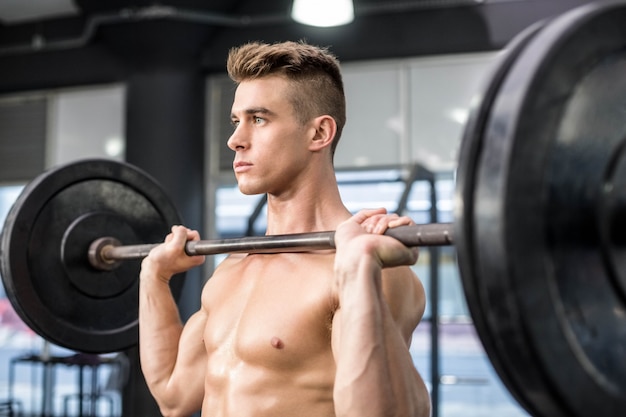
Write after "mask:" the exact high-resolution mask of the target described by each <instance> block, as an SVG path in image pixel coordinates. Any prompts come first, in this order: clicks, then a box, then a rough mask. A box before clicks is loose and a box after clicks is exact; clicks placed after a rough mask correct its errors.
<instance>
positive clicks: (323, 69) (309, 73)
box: [227, 41, 346, 156]
mask: <svg viewBox="0 0 626 417" xmlns="http://www.w3.org/2000/svg"><path fill="white" fill-rule="evenodd" d="M227 70H228V75H229V77H230V78H231V79H232V80H233V81H235V83H237V84H239V83H241V82H242V81H246V80H252V79H255V78H261V77H264V76H268V75H281V76H284V77H286V78H287V79H288V80H290V81H291V82H292V83H293V88H292V89H291V93H290V97H289V100H290V101H291V103H292V106H293V109H294V112H295V115H296V118H297V119H298V121H300V122H301V123H302V124H304V123H306V122H308V121H309V120H311V119H313V118H315V117H318V116H321V115H325V114H327V115H329V116H331V117H332V118H333V119H334V120H335V123H336V124H337V133H336V134H335V138H334V140H333V143H332V144H331V156H332V155H334V153H335V149H336V148H337V143H338V142H339V138H340V137H341V132H342V130H343V127H344V125H345V124H346V100H345V94H344V90H343V80H342V77H341V70H340V67H339V61H338V60H337V58H336V57H335V56H334V55H333V54H332V53H331V52H329V50H328V49H327V48H323V47H318V46H313V45H309V44H307V43H305V42H291V41H289V42H282V43H275V44H266V43H260V42H251V43H247V44H244V45H242V46H239V47H237V48H233V49H231V50H230V53H229V55H228V61H227Z"/></svg>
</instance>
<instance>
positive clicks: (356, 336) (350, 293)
mask: <svg viewBox="0 0 626 417" xmlns="http://www.w3.org/2000/svg"><path fill="white" fill-rule="evenodd" d="M344 273H349V272H344ZM352 274H357V275H359V276H358V277H356V278H357V279H352V278H354V277H352V278H350V279H347V280H340V281H342V282H344V285H343V286H342V287H341V289H340V311H341V312H340V318H339V320H341V323H339V326H340V329H341V330H340V334H339V340H338V343H337V347H336V358H337V376H336V380H335V408H336V411H337V415H338V416H341V417H347V416H353V415H354V416H359V417H362V416H377V417H380V416H423V415H424V416H428V413H429V411H428V410H429V400H428V394H427V392H426V391H425V388H424V386H423V382H422V381H421V379H420V377H419V375H417V372H416V371H415V368H414V366H413V362H412V359H411V357H410V354H409V353H408V351H407V349H406V345H405V343H404V340H403V339H402V336H401V334H400V332H399V330H398V328H397V326H396V324H395V322H394V321H393V319H392V318H391V313H390V311H389V309H388V307H387V305H386V302H385V300H384V297H383V294H382V290H381V288H380V284H379V283H380V276H379V275H378V274H380V269H379V268H377V267H373V266H372V265H369V264H368V263H367V262H362V263H360V264H359V266H358V267H357V269H356V270H355V271H354V272H352ZM372 276H376V279H372ZM342 294H343V295H342Z"/></svg>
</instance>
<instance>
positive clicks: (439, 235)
mask: <svg viewBox="0 0 626 417" xmlns="http://www.w3.org/2000/svg"><path fill="white" fill-rule="evenodd" d="M385 235H387V236H391V237H393V238H395V239H397V240H399V241H400V242H402V243H403V244H404V245H406V246H446V245H451V244H452V243H453V228H452V224H451V223H429V224H421V225H413V226H400V227H396V228H393V229H388V230H387V231H386V232H385ZM334 238H335V232H334V231H328V232H312V233H294V234H285V235H269V236H252V237H242V238H234V239H217V240H196V241H189V242H187V243H186V244H185V252H186V253H187V254H188V255H190V256H195V255H216V254H220V253H281V252H306V251H311V250H324V249H334V248H335V239H334ZM158 245H159V244H158V243H156V244H140V245H121V243H120V242H119V241H118V240H117V239H115V238H110V237H103V238H99V239H96V240H95V241H94V242H93V243H92V244H91V246H90V248H89V262H90V263H91V265H92V266H93V267H95V268H97V269H104V270H109V269H113V268H115V267H116V266H117V264H118V263H119V262H120V261H124V260H129V259H142V258H145V257H146V256H148V254H149V253H150V251H151V250H152V249H153V248H154V247H156V246H158Z"/></svg>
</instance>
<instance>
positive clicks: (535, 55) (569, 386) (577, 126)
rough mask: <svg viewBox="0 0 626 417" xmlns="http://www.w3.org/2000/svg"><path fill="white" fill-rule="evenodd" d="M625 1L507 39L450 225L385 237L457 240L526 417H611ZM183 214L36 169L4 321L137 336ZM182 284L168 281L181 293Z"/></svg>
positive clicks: (112, 172) (111, 346)
mask: <svg viewBox="0 0 626 417" xmlns="http://www.w3.org/2000/svg"><path fill="white" fill-rule="evenodd" d="M625 191H626V3H625V2H623V1H609V2H602V3H590V4H586V5H584V6H581V7H579V8H576V9H573V10H572V11H570V12H567V13H565V14H563V15H561V16H558V17H556V18H554V19H552V20H550V21H544V22H540V23H537V24H536V25H534V26H532V27H530V28H528V29H527V30H525V31H524V32H523V33H521V34H520V35H518V36H517V37H516V38H515V39H514V40H513V41H512V42H511V43H510V44H509V45H508V47H507V48H506V52H505V53H503V54H502V55H501V56H500V57H499V60H498V63H497V65H495V66H494V69H493V73H492V74H491V77H489V82H488V83H487V84H486V86H485V88H484V90H483V91H482V95H481V97H479V100H476V101H475V103H474V105H473V107H472V111H471V116H470V119H469V120H468V123H467V125H466V127H465V130H464V134H463V140H462V144H461V152H460V156H459V163H458V170H457V184H456V193H455V216H454V223H453V224H430V225H418V226H405V227H401V228H396V229H393V230H391V231H389V232H388V233H389V234H391V235H393V236H394V237H396V238H397V239H399V240H400V241H402V242H404V243H405V244H407V245H445V244H451V243H454V245H455V248H456V252H457V256H458V265H459V269H460V273H461V278H462V283H463V288H464V291H465V295H466V299H467V304H468V308H469V310H470V313H471V315H472V318H473V321H474V324H475V326H476V330H477V332H478V335H479V336H480V339H481V341H482V343H483V345H484V348H485V351H486V352H487V355H488V357H489V358H490V360H491V362H492V364H493V366H494V368H495V370H496V371H497V373H498V375H499V376H500V378H501V379H502V381H503V383H504V384H505V385H506V387H507V388H508V389H509V391H510V392H511V394H512V395H513V396H514V397H515V398H516V399H517V401H518V402H519V403H520V404H521V405H522V406H523V407H524V408H525V409H526V410H527V411H528V412H529V413H530V414H532V415H535V416H549V417H558V416H589V415H602V416H616V415H622V413H623V410H625V409H626V360H625V358H626V256H625V255H626V253H625V250H626V249H625V248H624V242H625V239H624V236H626V233H625V227H626V215H625V213H624V210H625V209H626V204H625V202H626V192H625ZM180 223H182V222H181V219H180V216H179V214H178V212H177V210H176V208H175V207H174V205H173V204H172V202H171V201H170V199H169V198H168V197H167V195H165V193H164V192H163V190H162V189H161V187H160V186H159V185H158V184H157V182H156V181H155V180H154V179H153V178H152V177H150V176H149V175H147V174H146V173H145V172H143V171H141V170H139V169H138V168H136V167H134V166H132V165H129V164H126V163H119V162H113V161H108V160H90V161H78V162H74V163H70V164H67V165H63V166H60V167H55V168H53V169H51V170H49V171H46V172H44V173H42V174H41V175H40V176H38V177H37V178H35V179H34V180H33V181H32V182H30V183H29V184H28V185H27V186H26V187H25V188H24V190H23V191H22V193H21V195H20V196H19V197H18V199H17V200H16V202H15V204H14V205H13V207H12V208H11V210H10V212H9V214H8V216H7V219H6V221H5V224H4V228H3V231H2V238H1V240H0V267H1V273H2V279H3V282H4V286H5V289H6V292H7V296H8V298H9V299H10V301H11V303H12V304H13V306H14V308H15V310H16V311H17V313H18V314H19V315H20V316H21V318H22V319H23V320H24V321H25V322H26V324H28V325H29V326H30V327H31V328H32V329H33V330H35V331H36V332H37V333H39V334H40V335H41V336H42V337H44V338H46V339H48V340H51V341H52V342H54V343H57V344H59V345H61V346H65V347H68V348H70V349H73V350H79V351H85V352H96V353H100V352H111V351H118V350H122V349H125V348H127V347H129V346H132V345H134V344H136V343H137V339H138V332H137V317H138V303H137V295H138V279H137V277H138V275H139V268H140V262H139V259H141V258H142V257H144V256H145V255H146V254H147V253H148V251H149V250H150V249H151V248H152V247H153V244H152V243H146V242H157V241H161V240H162V238H163V236H164V235H165V234H167V233H168V231H169V229H170V226H171V225H172V224H180ZM332 237H333V232H332V231H328V232H321V233H316V234H300V235H282V236H263V237H258V238H241V239H230V240H221V241H200V242H188V244H187V247H186V249H187V251H188V253H190V254H211V253H230V252H235V251H239V252H254V251H274V252H276V251H278V252H286V251H302V250H311V249H325V248H332V247H333V245H334V244H333V242H332ZM181 285H182V280H181V277H180V276H179V277H175V278H174V279H173V280H172V282H171V286H172V292H173V294H174V297H175V298H178V297H179V294H180V289H181Z"/></svg>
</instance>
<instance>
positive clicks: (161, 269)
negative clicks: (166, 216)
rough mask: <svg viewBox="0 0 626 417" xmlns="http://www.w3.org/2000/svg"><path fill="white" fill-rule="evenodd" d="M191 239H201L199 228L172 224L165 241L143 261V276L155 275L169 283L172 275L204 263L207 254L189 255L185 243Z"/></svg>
mask: <svg viewBox="0 0 626 417" xmlns="http://www.w3.org/2000/svg"><path fill="white" fill-rule="evenodd" d="M189 240H200V234H199V233H198V231H197V230H191V229H188V228H186V227H185V226H172V231H171V233H170V234H168V235H167V236H166V237H165V241H164V242H163V243H162V244H160V245H159V246H157V247H155V248H154V249H152V250H151V251H150V253H149V254H148V256H147V257H145V258H144V260H143V261H142V263H141V276H142V278H143V277H148V276H152V277H155V278H157V279H159V280H161V281H163V282H165V283H169V281H170V279H171V278H172V276H174V275H176V274H178V273H181V272H184V271H187V270H188V269H191V268H193V267H196V266H200V265H202V264H203V263H204V260H205V258H206V257H205V256H197V255H194V256H189V255H187V254H186V253H185V244H186V243H187V241H189Z"/></svg>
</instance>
